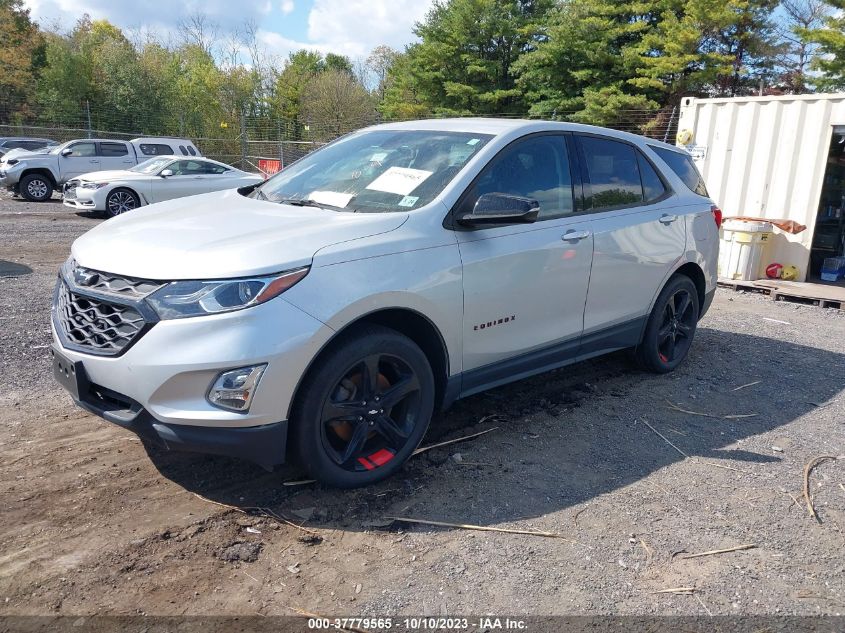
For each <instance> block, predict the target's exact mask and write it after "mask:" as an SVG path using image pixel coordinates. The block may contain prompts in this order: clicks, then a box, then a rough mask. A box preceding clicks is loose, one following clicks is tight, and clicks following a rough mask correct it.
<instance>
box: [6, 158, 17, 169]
mask: <svg viewBox="0 0 845 633" xmlns="http://www.w3.org/2000/svg"><path fill="white" fill-rule="evenodd" d="M19 162H20V161H19V160H18V159H17V158H10V159H9V160H8V161H6V164H7V165H8V166H9V167H11V166H12V165H17V164H18V163H19Z"/></svg>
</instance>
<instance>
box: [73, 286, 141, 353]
mask: <svg viewBox="0 0 845 633" xmlns="http://www.w3.org/2000/svg"><path fill="white" fill-rule="evenodd" d="M56 320H57V324H56V325H57V327H60V328H61V331H62V334H64V338H65V339H66V342H67V343H69V344H71V345H73V346H77V347H79V348H81V349H84V350H90V351H91V352H92V353H96V354H104V355H112V356H113V355H116V354H119V353H121V352H122V351H123V350H124V349H125V348H126V347H127V346H129V345H131V344H132V343H133V342H134V341H135V339H137V338H138V336H140V335H141V334H142V333H143V331H144V330H145V329H146V325H147V322H146V321H145V320H144V317H143V315H142V314H141V313H140V312H139V311H138V310H136V309H135V308H134V307H132V306H128V305H122V304H119V303H111V302H109V301H105V300H103V299H100V298H95V297H91V296H85V295H80V294H76V293H74V292H73V291H72V290H71V289H70V288H68V286H67V284H66V283H65V282H64V281H63V280H59V288H58V293H57V297H56Z"/></svg>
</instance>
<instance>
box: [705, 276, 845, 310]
mask: <svg viewBox="0 0 845 633" xmlns="http://www.w3.org/2000/svg"><path fill="white" fill-rule="evenodd" d="M718 284H719V285H720V286H722V287H724V288H731V289H733V290H745V291H746V292H760V293H763V294H767V295H769V296H771V298H772V300H773V301H795V302H799V303H811V304H813V305H817V306H819V307H822V308H839V309H840V310H843V309H845V288H841V287H838V286H826V285H824V284H812V283H806V282H803V281H782V280H779V279H758V280H756V281H743V280H739V279H723V278H721V277H720V278H719V281H718Z"/></svg>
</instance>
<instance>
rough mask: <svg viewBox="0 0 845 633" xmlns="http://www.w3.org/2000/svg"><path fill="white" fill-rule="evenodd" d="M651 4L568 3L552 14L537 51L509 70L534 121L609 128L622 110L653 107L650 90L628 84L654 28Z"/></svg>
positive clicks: (600, 0) (610, 0)
mask: <svg viewBox="0 0 845 633" xmlns="http://www.w3.org/2000/svg"><path fill="white" fill-rule="evenodd" d="M654 9H655V3H654V2H652V3H651V4H650V5H649V3H647V2H641V3H637V4H636V5H633V4H631V3H617V2H614V1H613V0H569V1H567V2H564V3H562V4H561V5H560V6H559V7H558V8H557V9H556V10H555V11H553V12H552V13H551V14H550V15H549V17H548V19H547V21H546V24H545V26H544V27H543V28H542V30H541V32H540V33H541V36H542V37H541V38H540V40H541V41H540V43H539V44H538V45H537V47H536V49H535V50H533V51H530V52H529V53H527V54H526V55H525V56H523V57H522V58H521V59H520V60H519V61H518V62H517V63H516V64H515V65H514V69H515V71H516V72H517V73H518V75H519V86H520V87H521V88H522V89H523V90H524V91H525V96H526V100H527V101H528V102H529V103H530V104H531V106H530V109H529V112H530V113H531V114H532V115H537V116H546V117H548V116H557V117H565V118H569V119H572V120H576V121H583V122H588V123H596V124H603V125H608V124H612V123H613V122H614V121H615V120H616V118H617V116H618V113H619V112H620V111H622V110H631V109H638V110H645V111H651V110H655V109H657V107H658V105H659V104H658V103H657V102H656V101H654V100H653V99H652V98H651V97H650V94H656V93H658V92H659V89H654V88H652V89H651V90H649V89H647V88H644V87H637V86H634V85H632V84H631V83H629V80H630V79H631V77H633V76H634V75H635V68H636V64H637V61H638V59H637V58H638V56H637V54H636V50H635V48H634V47H635V46H636V45H638V44H640V43H641V42H642V39H643V37H644V35H645V34H646V33H648V32H649V30H650V29H653V28H654V21H655V11H654Z"/></svg>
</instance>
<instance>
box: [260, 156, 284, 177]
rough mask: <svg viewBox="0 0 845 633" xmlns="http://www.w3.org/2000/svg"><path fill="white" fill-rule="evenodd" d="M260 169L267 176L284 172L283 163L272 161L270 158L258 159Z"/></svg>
mask: <svg viewBox="0 0 845 633" xmlns="http://www.w3.org/2000/svg"><path fill="white" fill-rule="evenodd" d="M258 169H259V170H260V171H261V173H262V174H264V175H265V176H272V175H273V174H276V173H278V172H280V171H282V162H281V161H279V160H270V159H268V158H259V159H258Z"/></svg>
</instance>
